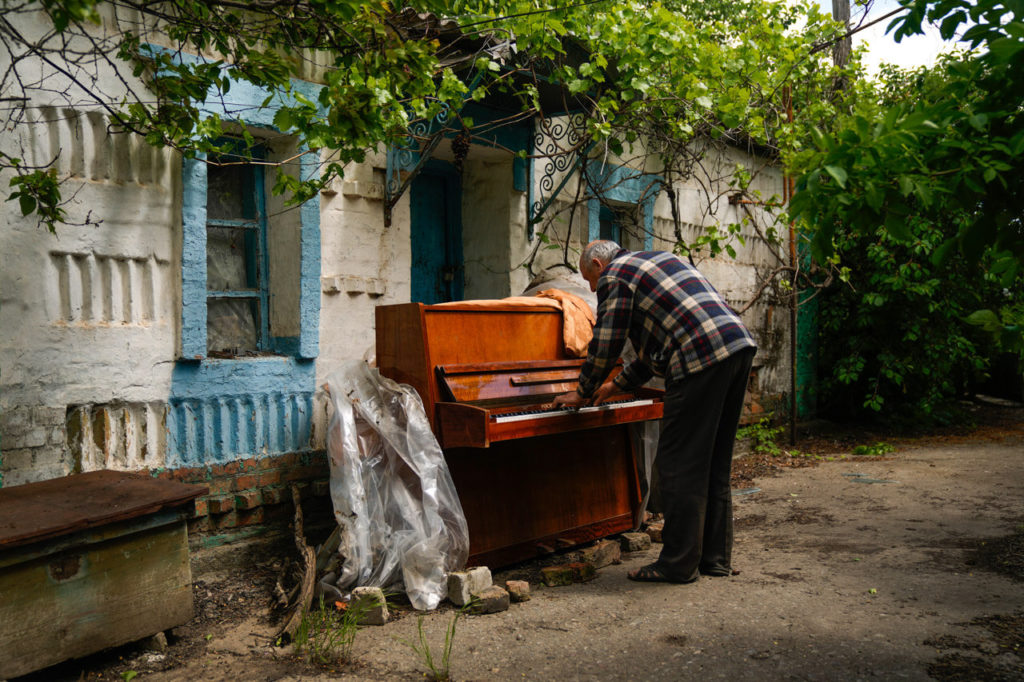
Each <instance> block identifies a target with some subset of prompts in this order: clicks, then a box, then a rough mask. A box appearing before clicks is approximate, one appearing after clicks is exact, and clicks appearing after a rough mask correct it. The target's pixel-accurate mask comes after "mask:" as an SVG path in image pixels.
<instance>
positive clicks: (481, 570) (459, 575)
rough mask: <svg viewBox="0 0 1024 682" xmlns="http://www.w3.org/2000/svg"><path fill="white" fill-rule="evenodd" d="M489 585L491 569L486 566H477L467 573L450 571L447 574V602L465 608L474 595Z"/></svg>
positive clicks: (490, 583) (490, 582)
mask: <svg viewBox="0 0 1024 682" xmlns="http://www.w3.org/2000/svg"><path fill="white" fill-rule="evenodd" d="M491 585H492V580H491V569H489V568H487V567H486V566H477V567H475V568H471V569H469V570H468V571H452V572H451V573H449V574H448V600H449V601H451V603H453V604H455V605H456V606H465V605H466V604H468V603H469V602H470V599H472V597H473V595H474V594H477V593H479V592H482V591H484V590H486V589H487V588H488V587H490V586H491Z"/></svg>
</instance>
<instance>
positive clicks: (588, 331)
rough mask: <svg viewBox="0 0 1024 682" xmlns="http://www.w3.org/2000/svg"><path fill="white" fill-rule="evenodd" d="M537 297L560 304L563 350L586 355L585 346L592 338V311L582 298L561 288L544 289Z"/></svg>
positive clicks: (571, 353) (582, 356) (577, 355)
mask: <svg viewBox="0 0 1024 682" xmlns="http://www.w3.org/2000/svg"><path fill="white" fill-rule="evenodd" d="M537 296H538V297H539V298H549V299H554V300H556V301H558V302H559V303H560V304H561V306H562V342H563V343H564V344H565V352H566V353H568V354H569V355H575V356H576V357H578V358H585V357H587V346H589V345H590V340H591V339H592V338H594V322H595V321H596V319H595V318H594V311H593V310H591V309H590V306H589V305H588V304H587V302H586V301H584V300H583V299H582V298H580V297H579V296H577V295H576V294H570V293H569V292H568V291H562V290H561V289H545V290H544V291H541V292H540V293H538V294H537Z"/></svg>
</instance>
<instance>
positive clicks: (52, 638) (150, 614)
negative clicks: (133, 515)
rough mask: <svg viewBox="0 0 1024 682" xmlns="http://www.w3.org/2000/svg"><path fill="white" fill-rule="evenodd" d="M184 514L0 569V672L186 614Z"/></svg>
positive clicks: (44, 663)
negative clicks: (171, 522)
mask: <svg viewBox="0 0 1024 682" xmlns="http://www.w3.org/2000/svg"><path fill="white" fill-rule="evenodd" d="M191 582H192V579H191V572H190V569H189V553H188V539H187V532H186V529H185V523H184V522H178V523H176V524H174V525H169V526H167V525H165V526H161V527H159V528H151V529H148V530H145V531H143V532H139V533H132V534H129V535H123V536H121V537H118V538H116V539H113V540H109V541H106V542H102V543H99V544H94V545H89V546H87V547H85V548H83V549H76V550H66V551H62V552H58V553H56V554H53V555H51V556H46V557H42V558H38V559H34V560H31V561H27V562H24V563H21V564H18V565H16V566H11V567H8V568H6V569H4V570H3V571H2V572H0V595H2V596H0V651H3V655H2V656H0V679H7V678H12V677H17V676H19V675H24V674H26V673H29V672H32V671H34V670H39V669H41V668H45V667H48V666H50V665H53V664H55V663H59V662H60V661H64V660H67V659H69V658H78V657H80V656H85V655H87V654H90V653H93V652H95V651H100V650H101V649H105V648H108V647H112V646H118V645H120V644H125V643H127V642H132V641H135V640H138V639H141V638H143V637H148V636H150V635H153V634H156V633H157V632H161V631H163V630H167V629H169V628H172V627H175V626H177V625H181V624H182V623H186V622H188V621H189V619H191V618H192V587H191Z"/></svg>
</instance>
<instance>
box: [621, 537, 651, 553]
mask: <svg viewBox="0 0 1024 682" xmlns="http://www.w3.org/2000/svg"><path fill="white" fill-rule="evenodd" d="M619 541H620V542H621V543H622V551H623V552H642V551H643V550H645V549H650V548H651V536H650V535H648V534H647V533H623V534H622V535H621V536H620V539H619Z"/></svg>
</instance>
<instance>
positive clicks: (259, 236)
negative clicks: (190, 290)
mask: <svg viewBox="0 0 1024 682" xmlns="http://www.w3.org/2000/svg"><path fill="white" fill-rule="evenodd" d="M261 154H262V150H261V149H257V150H255V153H254V155H255V157H256V160H259V158H261V157H260V155H261ZM265 216H266V209H265V206H264V197H263V168H262V166H261V165H259V164H255V163H245V162H244V159H243V158H242V157H240V156H235V155H231V154H228V155H223V156H220V157H211V158H210V160H209V163H208V164H207V177H206V220H207V222H206V290H207V292H208V295H207V306H206V318H207V319H206V329H207V333H206V350H207V352H208V353H210V354H211V355H213V354H217V355H220V356H221V357H230V356H233V355H239V354H249V353H253V352H259V351H263V350H266V349H267V347H268V345H269V344H268V340H267V336H268V328H267V322H268V319H269V318H268V316H267V306H268V293H267V292H268V283H267V273H266V272H265V271H264V265H263V263H264V259H265V257H266V232H265V225H264V220H265Z"/></svg>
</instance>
